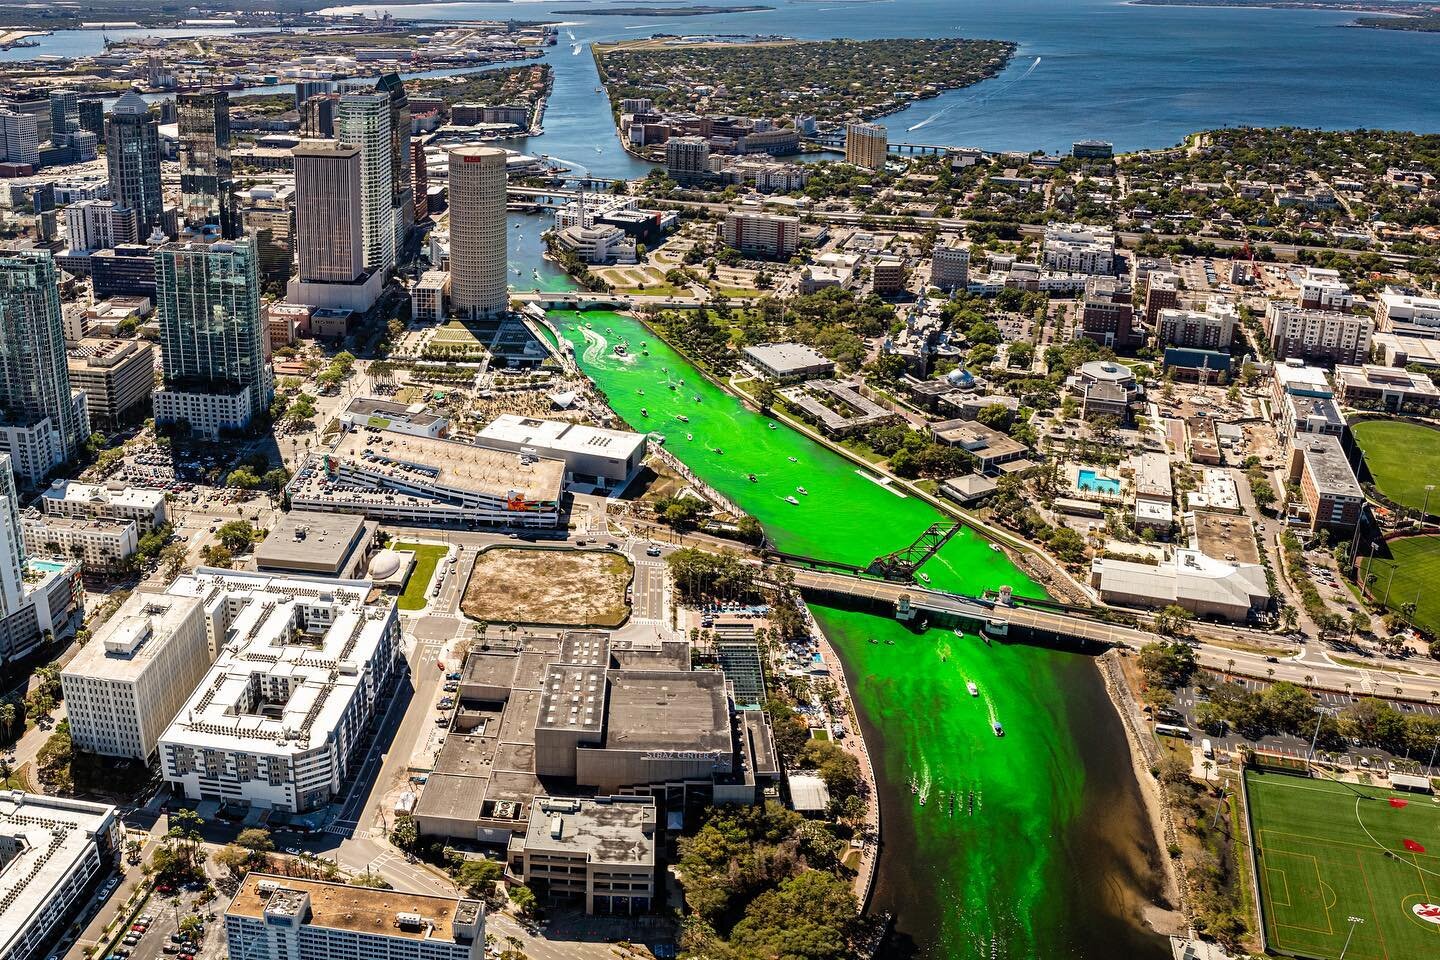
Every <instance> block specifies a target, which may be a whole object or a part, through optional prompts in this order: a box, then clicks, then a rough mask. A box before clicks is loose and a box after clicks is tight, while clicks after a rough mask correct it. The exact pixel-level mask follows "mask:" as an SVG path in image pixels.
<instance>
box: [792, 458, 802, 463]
mask: <svg viewBox="0 0 1440 960" xmlns="http://www.w3.org/2000/svg"><path fill="white" fill-rule="evenodd" d="M790 462H791V463H799V462H800V461H799V460H798V459H797V458H795V457H791V458H790Z"/></svg>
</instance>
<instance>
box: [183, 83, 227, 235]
mask: <svg viewBox="0 0 1440 960" xmlns="http://www.w3.org/2000/svg"><path fill="white" fill-rule="evenodd" d="M175 113H176V119H177V124H178V128H179V135H180V197H181V199H180V215H181V219H182V221H183V222H184V224H185V226H187V227H189V228H190V229H192V230H204V229H206V228H207V227H208V228H213V229H215V230H217V231H218V232H219V234H220V236H221V237H224V238H226V239H229V240H233V239H235V238H237V237H239V236H240V223H239V219H238V218H237V217H236V215H235V193H234V182H233V180H232V171H231V163H230V94H228V93H226V92H225V91H224V90H205V91H201V92H199V93H181V94H177V95H176V97H175Z"/></svg>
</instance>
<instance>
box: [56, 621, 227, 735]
mask: <svg viewBox="0 0 1440 960" xmlns="http://www.w3.org/2000/svg"><path fill="white" fill-rule="evenodd" d="M212 653H213V652H212V650H211V647H210V638H209V636H208V634H207V633H206V624H205V616H204V611H203V608H202V604H201V602H200V600H199V599H198V598H196V597H191V596H171V595H169V594H150V593H146V594H141V593H135V594H132V595H131V596H130V597H129V598H128V599H127V600H126V601H125V603H124V604H122V605H121V607H120V609H119V610H118V611H116V612H115V614H114V615H113V616H112V617H111V618H110V619H109V620H107V621H105V624H104V625H103V626H102V627H101V628H100V629H99V630H98V631H96V633H95V635H94V636H93V637H91V638H90V641H89V642H88V643H86V644H85V646H83V647H81V648H80V652H79V653H78V654H77V655H76V656H75V659H73V660H71V661H70V663H69V664H68V665H67V666H66V667H65V669H64V670H62V671H61V672H60V684H61V687H62V689H63V690H64V692H65V710H66V713H67V715H68V716H69V719H70V736H71V737H72V739H73V740H74V741H75V746H76V747H77V748H78V749H80V750H84V751H85V752H87V753H96V754H100V755H102V756H109V757H131V758H134V759H136V760H139V761H141V762H146V761H148V760H149V759H150V757H152V756H154V755H155V752H156V749H157V748H158V746H159V743H160V736H161V734H163V733H164V732H165V728H166V727H168V726H169V725H170V723H171V721H173V720H174V719H175V715H176V714H178V713H179V712H180V708H181V706H183V705H184V703H185V701H186V699H187V698H188V697H189V696H190V694H191V691H193V690H194V689H195V685H196V684H198V683H199V682H200V679H201V678H202V677H203V676H204V675H205V670H206V668H208V667H209V666H210V661H211V659H212Z"/></svg>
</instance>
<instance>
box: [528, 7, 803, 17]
mask: <svg viewBox="0 0 1440 960" xmlns="http://www.w3.org/2000/svg"><path fill="white" fill-rule="evenodd" d="M774 9H775V8H774V7H766V6H761V5H759V4H752V5H750V6H734V7H726V6H704V5H697V6H690V7H652V6H648V5H647V6H632V7H600V8H599V9H596V8H594V7H588V8H585V9H583V10H552V11H550V12H551V13H554V14H560V15H563V16H575V17H579V16H591V17H708V16H711V15H713V14H718V13H758V12H759V11H761V10H774Z"/></svg>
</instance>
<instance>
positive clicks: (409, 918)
mask: <svg viewBox="0 0 1440 960" xmlns="http://www.w3.org/2000/svg"><path fill="white" fill-rule="evenodd" d="M424 922H425V918H424V917H422V916H420V914H418V913H397V914H395V923H396V924H397V925H398V926H399V927H400V928H401V929H405V930H414V929H417V928H419V927H420V926H421V925H422V924H423V923H424Z"/></svg>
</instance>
